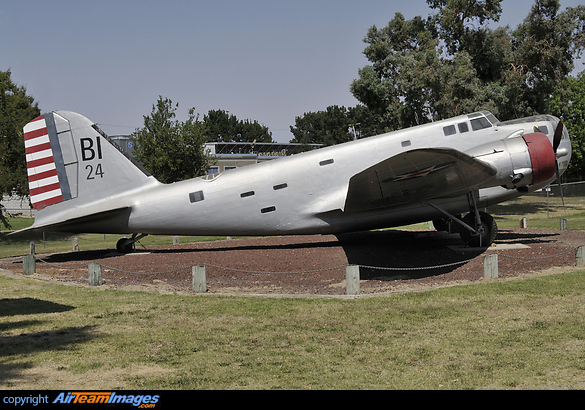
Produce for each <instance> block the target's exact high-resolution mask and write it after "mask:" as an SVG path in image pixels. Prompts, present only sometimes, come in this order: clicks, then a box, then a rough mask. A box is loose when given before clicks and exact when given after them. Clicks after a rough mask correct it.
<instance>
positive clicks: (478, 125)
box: [471, 117, 492, 131]
mask: <svg viewBox="0 0 585 410" xmlns="http://www.w3.org/2000/svg"><path fill="white" fill-rule="evenodd" d="M491 126H492V124H490V122H489V121H488V120H487V119H486V118H485V117H480V118H474V119H472V120H471V129H472V130H473V131H478V130H483V129H484V128H490V127H491Z"/></svg>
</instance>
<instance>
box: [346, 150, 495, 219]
mask: <svg viewBox="0 0 585 410" xmlns="http://www.w3.org/2000/svg"><path fill="white" fill-rule="evenodd" d="M496 172H497V170H496V169H495V168H494V167H492V166H491V165H489V164H487V163H485V162H483V161H480V160H477V159H475V158H473V157H471V156H469V155H467V154H464V153H462V152H461V151H457V150H455V149H450V148H424V149H415V150H411V151H407V152H403V153H401V154H398V155H395V156H393V157H391V158H388V159H386V160H384V161H381V162H379V163H377V164H375V165H373V166H371V167H369V168H367V169H365V170H364V171H362V172H360V173H358V174H355V175H354V176H353V177H351V179H350V181H349V189H348V193H347V197H346V200H345V212H360V211H367V210H370V209H379V208H386V207H391V206H396V205H403V204H407V203H412V202H418V201H422V200H426V199H432V198H438V197H445V196H455V195H462V194H464V193H466V192H469V191H470V190H472V189H476V188H477V187H479V185H481V184H482V183H483V182H485V181H487V180H488V179H490V178H491V177H493V176H494V175H495V174H496Z"/></svg>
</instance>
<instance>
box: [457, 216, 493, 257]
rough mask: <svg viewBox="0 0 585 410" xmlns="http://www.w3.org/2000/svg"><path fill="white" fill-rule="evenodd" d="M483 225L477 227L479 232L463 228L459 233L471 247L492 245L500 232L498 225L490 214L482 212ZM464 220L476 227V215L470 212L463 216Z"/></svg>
mask: <svg viewBox="0 0 585 410" xmlns="http://www.w3.org/2000/svg"><path fill="white" fill-rule="evenodd" d="M479 217H480V220H481V227H479V226H478V227H476V228H477V231H478V233H473V232H470V231H469V230H467V229H462V230H461V232H460V233H459V235H460V236H461V239H462V240H463V242H465V243H466V244H467V245H469V246H471V247H474V248H475V247H479V246H490V245H491V244H492V243H493V242H494V240H495V239H496V236H497V234H498V225H497V224H496V221H495V220H494V218H493V217H492V216H491V215H490V214H486V213H485V212H480V213H479ZM463 222H465V223H466V224H467V225H469V226H472V227H475V215H474V214H473V213H469V214H467V215H465V218H463Z"/></svg>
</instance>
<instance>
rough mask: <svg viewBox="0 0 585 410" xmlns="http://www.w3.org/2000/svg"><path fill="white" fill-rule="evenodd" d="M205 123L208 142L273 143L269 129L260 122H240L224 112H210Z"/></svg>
mask: <svg viewBox="0 0 585 410" xmlns="http://www.w3.org/2000/svg"><path fill="white" fill-rule="evenodd" d="M203 122H204V123H205V126H206V127H207V141H208V142H253V141H256V142H273V140H272V133H271V132H270V131H269V130H268V127H266V126H264V125H260V124H259V123H258V121H253V122H252V121H250V120H244V121H242V120H238V119H237V117H236V116H235V115H233V114H232V115H230V114H229V112H227V111H224V110H209V112H208V113H207V115H204V116H203Z"/></svg>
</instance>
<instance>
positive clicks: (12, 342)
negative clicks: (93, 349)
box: [0, 298, 99, 387]
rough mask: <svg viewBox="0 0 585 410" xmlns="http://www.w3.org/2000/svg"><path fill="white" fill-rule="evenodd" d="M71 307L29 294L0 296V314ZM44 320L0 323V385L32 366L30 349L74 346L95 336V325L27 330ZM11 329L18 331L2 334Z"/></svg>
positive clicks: (55, 311) (9, 385)
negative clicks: (31, 296) (23, 296)
mask: <svg viewBox="0 0 585 410" xmlns="http://www.w3.org/2000/svg"><path fill="white" fill-rule="evenodd" d="M73 309H74V307H73V306H68V305H62V304H59V303H54V302H50V301H45V300H39V299H33V298H15V299H0V318H2V317H9V316H17V315H31V314H52V313H62V312H67V311H70V310H73ZM44 322H45V320H39V319H35V320H21V321H17V322H5V323H1V324H0V332H2V333H0V386H7V387H12V386H13V384H12V383H11V382H10V380H14V379H18V378H19V377H21V376H20V373H22V372H23V371H24V370H26V369H30V368H33V367H34V366H35V364H34V363H33V361H32V359H29V358H28V356H30V355H32V354H34V353H39V352H46V351H62V350H71V349H74V348H75V345H78V344H82V343H86V342H89V341H91V340H93V339H95V338H97V337H99V335H98V334H97V332H96V331H95V326H72V327H62V328H58V329H51V330H41V331H33V332H30V331H28V330H29V329H30V328H32V327H35V326H38V325H40V324H43V323H44ZM15 331H17V332H19V333H18V334H6V332H13V333H14V332H15ZM14 387H17V386H14Z"/></svg>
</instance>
